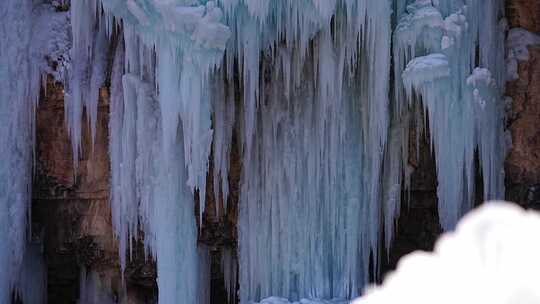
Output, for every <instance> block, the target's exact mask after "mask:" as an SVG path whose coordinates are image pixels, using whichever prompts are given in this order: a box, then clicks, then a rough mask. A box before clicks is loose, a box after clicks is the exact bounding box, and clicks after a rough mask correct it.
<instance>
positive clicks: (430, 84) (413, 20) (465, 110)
mask: <svg viewBox="0 0 540 304" xmlns="http://www.w3.org/2000/svg"><path fill="white" fill-rule="evenodd" d="M503 4H504V3H503V1H490V2H487V3H486V2H481V1H472V0H468V1H438V2H434V3H433V4H432V3H431V1H415V2H414V3H412V4H410V5H408V6H407V8H406V13H405V14H404V15H403V16H402V17H401V18H400V21H399V23H398V25H397V28H396V31H395V32H394V59H395V62H396V65H395V75H394V76H395V81H396V83H395V88H396V94H395V96H396V97H395V98H396V101H397V104H398V106H403V104H405V102H404V100H408V101H409V103H412V102H421V103H422V105H423V108H424V112H425V113H426V116H427V117H428V120H429V131H430V138H431V142H432V147H433V150H434V154H435V158H436V163H437V177H438V182H439V186H438V189H437V194H438V198H439V217H440V220H441V225H442V227H443V228H444V229H445V230H447V229H451V228H453V226H454V225H455V224H456V223H457V221H458V219H459V218H460V217H461V216H462V215H463V214H464V213H465V212H466V211H468V210H469V209H471V208H472V206H473V204H474V193H475V173H476V169H477V168H476V165H475V153H476V152H477V153H478V160H479V164H480V168H481V173H482V177H483V189H484V198H485V199H494V198H502V197H503V196H504V168H503V163H504V157H505V154H506V152H505V151H506V146H505V141H504V136H503V134H504V103H503V102H501V100H502V99H501V95H502V94H503V91H504V83H505V69H504V65H502V64H501V62H503V60H504V30H505V28H504V27H505V23H504V21H499V20H501V19H500V18H501V17H502V16H503ZM481 14H482V15H485V16H484V17H482V18H478V16H480V15H481ZM404 64H406V66H405V68H403V67H404Z"/></svg>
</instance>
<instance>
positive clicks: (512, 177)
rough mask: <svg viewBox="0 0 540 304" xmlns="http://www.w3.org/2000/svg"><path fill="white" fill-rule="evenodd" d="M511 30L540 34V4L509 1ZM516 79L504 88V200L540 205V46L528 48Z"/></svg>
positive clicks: (527, 1) (532, 205) (531, 205)
mask: <svg viewBox="0 0 540 304" xmlns="http://www.w3.org/2000/svg"><path fill="white" fill-rule="evenodd" d="M507 15H508V21H509V25H510V27H511V28H513V27H521V28H524V29H526V30H528V31H530V32H533V33H537V34H539V33H540V2H539V1H535V0H511V1H508V3H507ZM518 75H519V79H517V80H515V81H512V82H509V83H508V84H507V95H508V96H509V97H511V98H512V103H511V106H510V108H509V111H508V129H509V131H510V133H511V136H512V148H511V150H510V153H509V154H508V158H507V162H506V180H507V198H508V199H510V200H512V201H516V202H518V203H520V204H521V205H525V206H529V207H534V208H538V207H539V205H540V126H539V123H540V45H536V46H530V47H529V60H528V61H524V62H520V63H519V66H518Z"/></svg>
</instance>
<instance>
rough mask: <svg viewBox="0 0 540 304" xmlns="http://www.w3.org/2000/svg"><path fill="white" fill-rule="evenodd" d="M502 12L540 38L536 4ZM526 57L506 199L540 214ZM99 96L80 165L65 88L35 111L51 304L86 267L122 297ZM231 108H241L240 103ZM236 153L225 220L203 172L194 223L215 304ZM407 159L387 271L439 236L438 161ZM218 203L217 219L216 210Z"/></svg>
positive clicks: (533, 101)
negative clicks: (93, 131)
mask: <svg viewBox="0 0 540 304" xmlns="http://www.w3.org/2000/svg"><path fill="white" fill-rule="evenodd" d="M507 15H508V20H509V25H510V27H523V28H525V29H527V30H529V31H531V32H536V33H540V1H537V0H508V1H507ZM529 53H530V59H529V60H528V61H527V62H521V63H520V64H519V67H518V74H519V79H517V80H515V81H512V82H510V83H508V87H507V95H508V96H510V97H511V98H512V100H513V102H512V103H511V106H510V107H509V109H508V125H507V126H508V130H509V132H510V134H511V137H512V143H513V145H512V147H511V150H510V152H509V154H508V158H507V162H506V175H507V180H506V184H507V199H509V200H513V201H516V202H518V203H520V204H521V205H523V206H527V207H533V208H540V46H532V47H530V48H529ZM101 93H102V94H101V99H100V103H99V113H98V123H97V136H96V139H95V142H93V143H92V139H91V137H90V135H89V133H90V132H89V129H88V126H87V124H86V123H85V124H84V126H85V128H84V130H83V143H82V153H81V155H80V156H79V161H78V166H77V168H75V167H74V162H73V158H72V152H71V151H72V149H71V142H70V140H69V136H68V134H67V131H66V130H67V129H66V127H65V122H64V120H63V117H64V100H63V88H62V87H61V86H60V85H58V84H55V83H54V82H53V81H52V80H50V79H49V81H48V82H47V90H46V94H45V93H44V94H42V95H43V98H42V100H41V102H40V106H39V109H38V111H37V125H36V139H37V146H36V177H35V182H34V187H33V189H34V193H33V207H32V223H33V232H34V233H35V234H37V235H41V236H42V238H43V241H44V244H45V255H46V260H47V266H48V295H49V303H57V304H62V303H76V301H77V299H78V292H79V283H80V281H81V278H80V274H81V269H82V268H83V267H84V268H85V269H88V270H92V271H95V272H97V273H98V274H99V276H100V278H101V281H102V282H104V284H105V285H106V286H107V287H108V288H109V289H110V292H111V293H112V294H113V295H114V296H116V297H119V296H120V295H119V294H118V291H119V290H120V287H121V279H120V278H121V274H120V269H119V262H118V248H117V244H116V241H115V238H114V233H113V231H112V224H111V213H110V210H111V209H110V206H109V179H110V166H109V157H108V117H109V116H108V113H109V110H108V95H107V90H106V89H103V90H102V92H101ZM236 108H237V109H238V110H239V111H240V106H238V107H236ZM238 148H239V145H238V144H237V137H235V138H233V151H232V154H231V165H230V168H231V169H230V173H229V174H230V175H229V177H228V179H229V188H230V190H231V193H230V197H229V200H228V208H227V209H228V210H227V211H228V212H227V215H226V216H224V215H223V214H225V213H224V212H223V211H224V210H223V206H224V204H223V201H221V200H216V199H215V198H214V197H213V193H214V191H213V189H212V187H213V182H212V174H209V176H208V181H207V185H208V189H206V193H207V198H206V201H207V211H206V212H205V214H204V218H203V223H198V225H202V230H200V231H201V233H200V236H199V241H200V242H201V243H205V244H206V245H208V246H209V247H210V249H211V256H212V264H211V269H212V283H211V286H210V287H209V288H210V290H211V301H212V303H227V297H226V295H225V290H224V286H223V278H222V274H221V270H220V269H221V268H220V252H221V251H222V250H223V248H233V249H234V248H236V222H237V210H238V206H237V202H238V194H239V193H238V191H239V189H238V188H239V180H240V175H241V170H242V164H241V160H240V156H239V151H238ZM410 162H411V165H412V166H413V167H414V171H413V175H412V179H411V187H410V193H404V194H403V196H404V200H403V201H404V204H403V207H402V210H401V217H400V220H399V223H398V225H397V231H396V237H395V240H394V242H393V244H392V247H391V248H390V251H389V253H388V260H386V261H383V266H382V271H383V273H384V272H386V271H388V270H390V269H393V268H394V267H395V265H396V263H397V261H398V260H399V258H400V257H402V256H403V255H405V254H407V253H410V252H411V251H414V250H418V249H421V250H430V249H431V248H432V246H433V244H434V241H435V240H436V238H437V236H438V235H439V234H440V233H441V228H440V227H439V224H438V216H437V197H436V190H437V184H436V174H435V163H434V159H433V157H432V155H431V153H430V149H429V146H428V145H427V143H424V144H422V145H421V147H420V153H419V159H412V160H410ZM210 166H212V163H210ZM209 172H212V170H211V169H210V170H209ZM479 184H481V183H479ZM479 190H481V189H479ZM478 192H479V193H481V191H478ZM478 200H479V201H480V200H481V198H480V197H479V198H478ZM216 205H217V209H218V210H220V211H219V212H215V211H214V210H215V209H216V208H215V207H216ZM196 209H197V208H196ZM196 213H198V210H196ZM194 216H195V214H194ZM196 218H198V217H196ZM133 252H134V254H133V256H132V260H131V261H130V262H129V263H128V265H127V269H126V272H125V278H126V282H127V289H128V292H127V293H128V294H127V297H128V302H129V303H133V304H136V303H154V302H155V301H156V284H155V278H156V272H155V265H154V264H153V263H152V262H151V261H148V260H146V259H145V258H144V253H143V249H142V247H141V246H140V244H136V246H135V248H134V251H133Z"/></svg>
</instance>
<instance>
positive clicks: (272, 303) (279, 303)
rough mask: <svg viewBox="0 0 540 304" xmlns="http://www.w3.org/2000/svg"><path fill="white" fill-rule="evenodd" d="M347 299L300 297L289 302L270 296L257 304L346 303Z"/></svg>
mask: <svg viewBox="0 0 540 304" xmlns="http://www.w3.org/2000/svg"><path fill="white" fill-rule="evenodd" d="M347 303H349V301H347V300H338V299H335V300H308V299H302V300H300V301H298V302H289V301H288V300H287V299H284V298H279V297H270V298H266V299H264V300H262V301H261V302H259V303H258V304H347Z"/></svg>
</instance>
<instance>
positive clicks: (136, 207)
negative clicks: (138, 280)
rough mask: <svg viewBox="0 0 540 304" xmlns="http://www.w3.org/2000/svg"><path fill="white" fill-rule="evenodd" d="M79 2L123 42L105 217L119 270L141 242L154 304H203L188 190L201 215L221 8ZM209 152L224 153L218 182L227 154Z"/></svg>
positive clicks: (204, 272)
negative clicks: (153, 280) (150, 263)
mask: <svg viewBox="0 0 540 304" xmlns="http://www.w3.org/2000/svg"><path fill="white" fill-rule="evenodd" d="M83 2H84V1H83ZM87 4H88V5H92V6H96V5H97V6H98V7H99V8H101V7H103V9H104V13H103V14H101V13H100V15H99V17H100V18H101V19H100V22H101V23H102V24H105V25H106V26H107V28H108V29H109V31H110V34H120V33H121V35H123V36H121V37H119V39H117V41H118V44H117V46H116V51H115V56H114V62H113V67H112V74H111V108H110V110H111V119H110V136H111V137H110V155H111V165H112V170H111V171H112V180H111V184H112V193H111V195H112V209H113V210H112V211H113V212H112V214H113V226H114V228H115V230H116V232H117V234H118V238H119V242H120V246H119V248H120V256H121V265H122V268H125V265H126V252H130V251H131V243H132V241H133V240H135V239H140V237H142V236H143V235H144V242H145V244H146V246H145V247H146V249H147V252H148V253H149V254H151V256H152V257H154V258H155V260H156V262H157V273H158V278H157V281H158V287H159V295H158V296H159V301H160V303H174V302H176V301H177V300H178V299H183V300H182V301H183V302H184V303H193V304H195V303H207V302H209V300H210V299H209V290H208V286H209V275H210V269H209V267H210V266H209V252H208V249H207V248H198V246H197V228H196V224H195V218H194V217H193V214H194V204H195V202H194V191H195V190H197V191H198V192H199V197H200V204H201V214H200V215H201V216H202V211H204V206H205V204H204V199H205V190H206V174H207V171H208V160H209V156H210V150H211V147H212V146H211V144H212V137H213V131H212V129H211V124H212V121H211V118H212V112H211V108H212V106H213V102H212V101H211V95H213V93H212V92H214V91H215V92H218V91H219V89H218V88H217V87H216V86H214V85H212V82H210V80H211V77H212V74H211V72H212V70H213V69H214V68H215V67H216V65H217V64H218V63H219V60H220V58H221V56H222V55H223V50H224V48H225V42H226V41H227V38H228V35H229V30H228V28H227V27H225V26H224V25H222V24H220V23H218V20H219V18H220V16H221V10H220V9H219V8H217V7H216V6H215V4H214V3H213V2H208V3H206V5H200V6H180V5H176V4H172V3H157V2H151V1H149V2H145V3H144V5H143V3H136V2H134V1H128V2H127V3H121V2H118V1H102V2H96V1H87ZM72 9H73V8H72ZM79 13H85V12H84V11H80V12H79ZM158 17H159V18H158ZM113 18H118V19H114V21H113ZM160 18H162V19H160ZM119 20H122V31H121V32H119V31H117V29H119V27H120V23H119ZM78 26H83V27H84V26H86V25H84V24H83V25H80V24H79V25H74V27H78ZM85 31H92V28H86V29H85V30H83V31H81V33H85ZM74 39H78V37H77V36H74ZM220 102H221V100H220ZM215 106H216V107H223V105H222V104H219V105H215ZM216 115H225V116H227V115H234V113H230V112H221V111H220V113H219V114H216ZM227 117H228V116H227ZM231 128H232V126H229V127H228V129H227V126H226V125H220V131H219V132H220V133H219V134H220V137H222V138H230V137H231V136H232V135H231V134H232V133H231V132H232V129H231ZM215 147H217V148H218V149H220V150H221V151H220V152H219V155H224V156H223V158H221V159H219V158H216V160H217V162H216V171H215V172H216V175H219V172H220V170H226V169H227V166H228V164H225V163H224V162H228V161H227V160H228V151H229V150H230V149H229V148H227V147H226V143H224V142H219V141H216V143H215ZM216 154H217V153H216ZM221 160H223V161H221ZM225 176H226V175H225ZM226 182H227V180H225V181H224V182H223V183H222V184H223V185H225V184H226ZM218 189H219V188H218ZM222 191H223V192H224V193H226V192H227V190H226V188H225V189H223V190H222ZM140 232H142V234H140ZM128 254H129V253H128Z"/></svg>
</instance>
